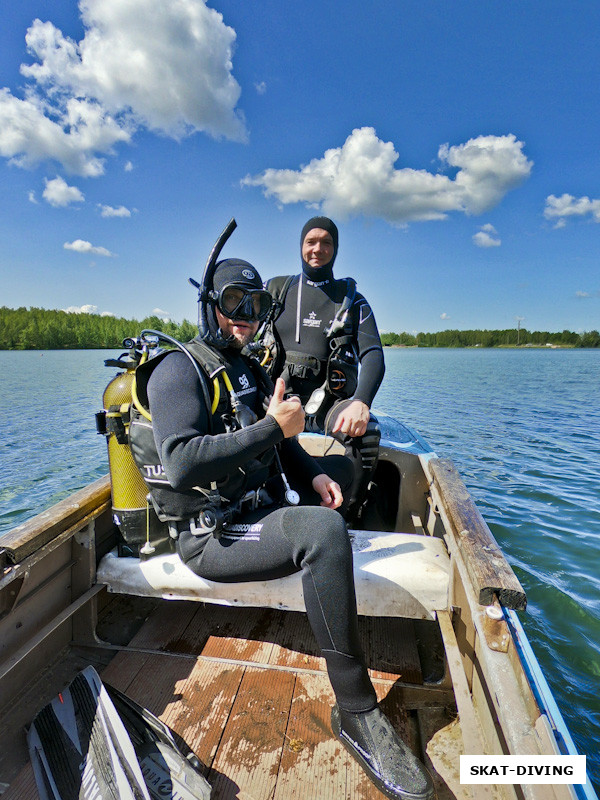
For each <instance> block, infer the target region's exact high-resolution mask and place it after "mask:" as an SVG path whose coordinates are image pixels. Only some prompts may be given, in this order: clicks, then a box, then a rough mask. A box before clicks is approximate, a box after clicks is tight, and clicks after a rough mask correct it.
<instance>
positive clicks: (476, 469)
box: [0, 349, 600, 784]
mask: <svg viewBox="0 0 600 800" xmlns="http://www.w3.org/2000/svg"><path fill="white" fill-rule="evenodd" d="M117 354H118V352H116V351H90V350H88V351H67V352H56V351H52V352H35V351H34V352H18V353H14V352H2V351H0V370H1V374H2V376H3V380H2V382H1V383H0V456H1V463H2V475H3V480H2V483H1V488H0V533H2V532H4V531H6V530H9V529H10V528H12V527H13V526H14V525H16V524H18V523H19V522H22V521H23V520H24V519H27V518H28V517H29V516H31V515H32V514H35V513H38V512H39V511H41V510H42V509H43V508H44V507H47V506H49V505H51V504H52V503H54V502H57V501H58V500H60V499H62V498H63V497H65V496H67V495H68V494H69V493H71V492H73V491H75V490H76V489H79V488H81V487H83V486H85V485H86V484H87V483H89V482H90V481H92V480H95V479H96V478H98V477H100V476H102V475H104V474H105V473H106V472H107V459H106V445H105V441H104V438H103V437H101V436H98V435H97V434H96V432H95V422H94V413H95V412H96V411H98V410H99V409H100V408H101V407H102V393H103V391H104V388H105V386H106V384H107V383H108V382H109V380H110V379H111V378H112V377H113V375H114V374H115V372H116V370H115V369H114V368H109V369H107V368H105V367H104V359H105V358H108V357H114V356H115V355H117ZM385 354H386V367H387V371H386V376H385V379H384V383H383V385H382V387H381V389H380V391H379V394H378V395H377V399H376V407H377V408H378V409H381V410H382V411H384V412H387V413H388V414H390V415H391V416H394V417H396V418H398V419H399V420H401V421H402V422H403V423H405V424H406V425H408V426H409V427H411V428H414V429H415V430H416V431H418V433H420V434H421V435H422V436H423V437H425V439H426V440H428V441H429V443H430V444H431V445H432V446H433V448H434V449H435V450H436V451H437V453H438V454H439V455H440V456H447V457H450V458H452V459H453V460H454V462H455V463H456V465H457V467H458V469H459V471H460V472H461V475H462V477H463V479H464V481H465V483H466V484H467V486H468V487H469V488H470V489H471V491H472V493H473V495H474V497H475V498H476V500H477V502H478V505H479V507H480V509H481V511H482V513H483V515H484V517H485V518H486V520H487V522H488V523H489V525H490V527H491V529H492V531H493V533H494V535H495V537H496V538H497V540H498V541H499V543H500V544H501V546H502V548H503V549H504V551H505V553H506V555H507V558H508V559H509V561H510V563H511V564H512V565H513V567H514V569H515V571H516V573H517V575H518V577H519V579H520V581H521V583H522V584H523V586H524V588H525V590H526V592H527V596H528V602H529V605H528V610H527V613H526V614H524V615H521V618H522V620H523V624H524V626H525V629H526V631H527V634H528V637H529V639H530V641H531V644H532V646H533V649H534V651H535V653H536V655H537V657H538V659H539V661H540V662H541V664H542V667H543V669H544V671H545V674H546V676H547V678H548V681H549V683H550V685H551V687H552V690H553V692H554V694H555V697H556V699H557V702H558V704H559V706H560V708H561V710H562V711H563V714H564V716H565V719H566V721H567V724H568V725H569V728H570V730H571V732H572V734H573V738H574V739H575V741H576V744H577V746H578V747H579V749H580V752H582V753H585V754H586V755H587V756H588V770H589V772H590V775H591V776H592V777H593V778H594V779H595V782H596V784H598V783H600V758H599V755H598V754H599V752H600V700H599V699H598V691H597V687H598V683H599V679H600V652H599V651H600V546H599V545H600V477H599V465H600V399H599V392H598V387H599V385H600V351H582V350H568V351H563V350H519V351H517V350H420V349H419V350H418V349H386V351H385Z"/></svg>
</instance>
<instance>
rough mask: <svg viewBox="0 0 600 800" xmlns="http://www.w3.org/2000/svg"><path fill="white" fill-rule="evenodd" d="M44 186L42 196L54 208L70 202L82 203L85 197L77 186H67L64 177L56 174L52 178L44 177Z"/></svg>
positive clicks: (68, 204)
mask: <svg viewBox="0 0 600 800" xmlns="http://www.w3.org/2000/svg"><path fill="white" fill-rule="evenodd" d="M44 180H45V182H46V188H45V189H44V191H43V192H42V197H43V198H44V200H45V201H46V202H47V203H50V205H51V206H54V207H55V208H60V207H63V208H64V207H65V206H70V205H71V203H83V202H84V200H85V197H84V195H83V193H82V192H81V190H80V189H78V188H77V186H69V184H68V183H67V182H66V181H65V179H64V178H61V177H60V175H57V176H56V178H53V179H52V180H48V179H47V178H45V179H44Z"/></svg>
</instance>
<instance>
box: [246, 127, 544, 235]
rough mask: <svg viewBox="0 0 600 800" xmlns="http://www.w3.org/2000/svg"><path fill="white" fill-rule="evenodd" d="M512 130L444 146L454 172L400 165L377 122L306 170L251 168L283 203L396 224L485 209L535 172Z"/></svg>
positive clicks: (255, 180) (249, 181) (252, 179)
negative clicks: (258, 170) (375, 126)
mask: <svg viewBox="0 0 600 800" xmlns="http://www.w3.org/2000/svg"><path fill="white" fill-rule="evenodd" d="M523 147H524V145H523V142H519V141H517V139H516V137H515V136H513V135H512V134H510V135H507V136H479V137H477V138H475V139H470V140H469V141H468V142H466V143H465V144H460V145H456V146H452V147H450V146H449V145H448V144H445V145H442V146H441V147H440V148H439V151H438V157H439V159H440V161H441V162H442V165H443V166H444V168H445V169H447V170H450V171H453V172H455V174H454V177H451V176H449V175H444V174H441V173H432V172H428V171H427V170H415V169H411V168H408V167H405V168H400V169H397V168H396V167H395V164H396V162H397V161H398V158H399V155H398V153H397V152H396V150H395V148H394V145H393V144H392V142H384V141H382V140H381V139H379V138H378V137H377V135H376V132H375V130H374V129H373V128H368V127H365V128H356V129H355V130H353V131H352V133H351V134H350V136H348V138H347V139H346V141H345V142H344V144H343V145H342V146H341V147H337V148H332V149H330V150H327V151H326V152H325V153H324V155H323V156H322V157H321V158H315V159H313V160H312V161H311V162H310V163H309V164H307V165H305V166H301V167H300V169H298V170H292V169H267V170H265V171H264V172H263V173H261V174H260V175H255V176H250V175H248V176H247V177H246V178H244V180H243V181H242V185H245V186H258V187H261V188H262V189H263V191H264V194H265V195H266V196H267V197H275V198H276V199H277V200H278V202H279V203H282V204H284V205H285V204H288V203H305V204H306V205H309V206H314V207H317V208H320V209H321V210H322V211H323V212H324V213H326V214H330V215H331V216H337V217H340V218H345V217H350V216H357V215H364V216H367V217H380V218H381V219H384V220H387V221H388V222H390V223H392V224H405V223H407V222H411V221H422V220H438V219H445V218H446V217H447V216H448V214H449V213H450V212H452V211H459V212H463V213H465V214H481V213H483V212H485V211H487V210H488V209H490V208H493V207H494V206H495V205H497V204H498V203H499V202H500V201H501V200H502V198H503V197H504V196H505V195H506V194H507V192H509V191H510V190H512V189H515V188H516V187H517V186H519V185H520V184H521V183H522V182H523V181H524V180H525V179H526V178H528V177H529V174H530V172H531V168H532V162H531V161H529V160H528V159H527V158H526V156H525V155H524V153H523Z"/></svg>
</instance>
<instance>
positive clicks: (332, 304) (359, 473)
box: [263, 217, 385, 521]
mask: <svg viewBox="0 0 600 800" xmlns="http://www.w3.org/2000/svg"><path fill="white" fill-rule="evenodd" d="M338 238H339V237H338V229H337V226H336V225H335V223H334V222H333V221H332V220H330V219H329V218H328V217H313V218H312V219H309V220H308V222H307V223H306V224H305V225H304V227H303V229H302V234H301V237H300V248H301V256H302V273H301V274H300V275H295V276H287V277H286V276H280V277H277V278H271V280H269V281H268V283H267V284H266V288H267V290H268V291H269V292H270V293H271V294H272V295H273V297H274V300H275V309H274V313H273V314H272V319H271V320H270V322H269V323H268V325H267V326H266V329H265V332H264V334H263V343H264V345H265V347H266V350H267V355H268V356H271V357H272V361H271V364H270V366H269V371H270V374H271V375H272V376H273V377H278V376H281V377H282V378H283V379H284V380H285V384H286V388H287V389H288V390H289V391H290V392H292V393H293V394H297V395H298V396H299V397H300V400H301V401H302V404H303V405H304V406H305V411H306V426H305V430H307V431H313V432H319V433H329V434H331V435H333V436H334V437H335V438H336V439H338V440H339V441H341V442H342V444H343V445H344V449H345V452H346V455H347V456H348V457H349V458H350V460H351V461H352V463H353V465H354V482H353V485H352V488H351V491H350V493H349V497H348V498H347V500H346V501H345V503H344V509H343V510H344V511H345V516H346V518H347V519H348V520H349V521H351V520H353V518H355V517H356V515H357V514H358V512H359V510H360V507H361V505H362V503H363V500H364V498H365V495H366V491H367V488H368V484H369V480H370V479H371V476H372V475H373V472H374V470H375V467H376V464H377V456H378V449H379V439H380V437H381V432H380V430H379V426H378V424H377V420H376V419H375V418H374V417H373V416H371V414H370V408H371V404H372V403H373V399H374V397H375V394H376V393H377V390H378V388H379V386H380V384H381V381H382V380H383V375H384V372H385V365H384V359H383V348H382V346H381V339H380V338H379V331H378V330H377V324H376V322H375V317H374V316H373V312H372V310H371V307H370V306H369V304H368V303H367V301H366V300H365V298H364V297H363V296H362V295H361V294H359V293H358V292H356V282H355V281H354V280H353V279H352V278H346V279H336V278H334V276H333V264H334V262H335V259H336V256H337V252H338ZM359 365H360V369H359Z"/></svg>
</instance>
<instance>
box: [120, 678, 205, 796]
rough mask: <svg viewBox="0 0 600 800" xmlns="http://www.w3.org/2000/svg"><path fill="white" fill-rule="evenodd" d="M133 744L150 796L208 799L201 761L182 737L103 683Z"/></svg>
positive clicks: (125, 696)
mask: <svg viewBox="0 0 600 800" xmlns="http://www.w3.org/2000/svg"><path fill="white" fill-rule="evenodd" d="M104 685H105V688H106V689H107V691H108V694H109V695H110V698H111V700H112V701H113V703H114V706H115V708H116V709H117V711H118V713H119V716H120V717H121V719H122V720H123V723H124V724H125V727H126V728H127V732H128V733H129V737H130V739H131V742H132V744H133V746H134V748H135V752H136V754H137V758H138V761H139V764H140V766H141V768H142V772H143V774H144V779H145V781H146V786H147V787H148V790H149V792H150V795H151V797H152V798H153V800H165V798H167V799H170V798H173V799H174V800H175V798H177V800H180V798H181V800H209V798H210V792H211V787H210V784H209V783H208V781H207V780H206V778H205V777H204V775H203V774H202V763H201V762H200V760H199V759H198V758H197V756H196V755H195V753H194V752H193V751H192V750H190V748H189V747H188V746H187V744H186V743H185V741H184V740H183V739H182V738H181V737H180V736H178V735H177V734H176V733H175V731H172V730H171V728H169V727H168V726H167V725H165V723H164V722H162V721H161V720H160V719H158V717H155V716H154V714H152V713H151V712H150V711H148V709H147V708H143V706H140V705H138V703H136V702H135V701H134V700H132V699H131V698H130V697H127V695H125V694H123V692H120V691H119V690H118V689H115V688H114V687H113V686H109V685H108V684H104Z"/></svg>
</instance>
